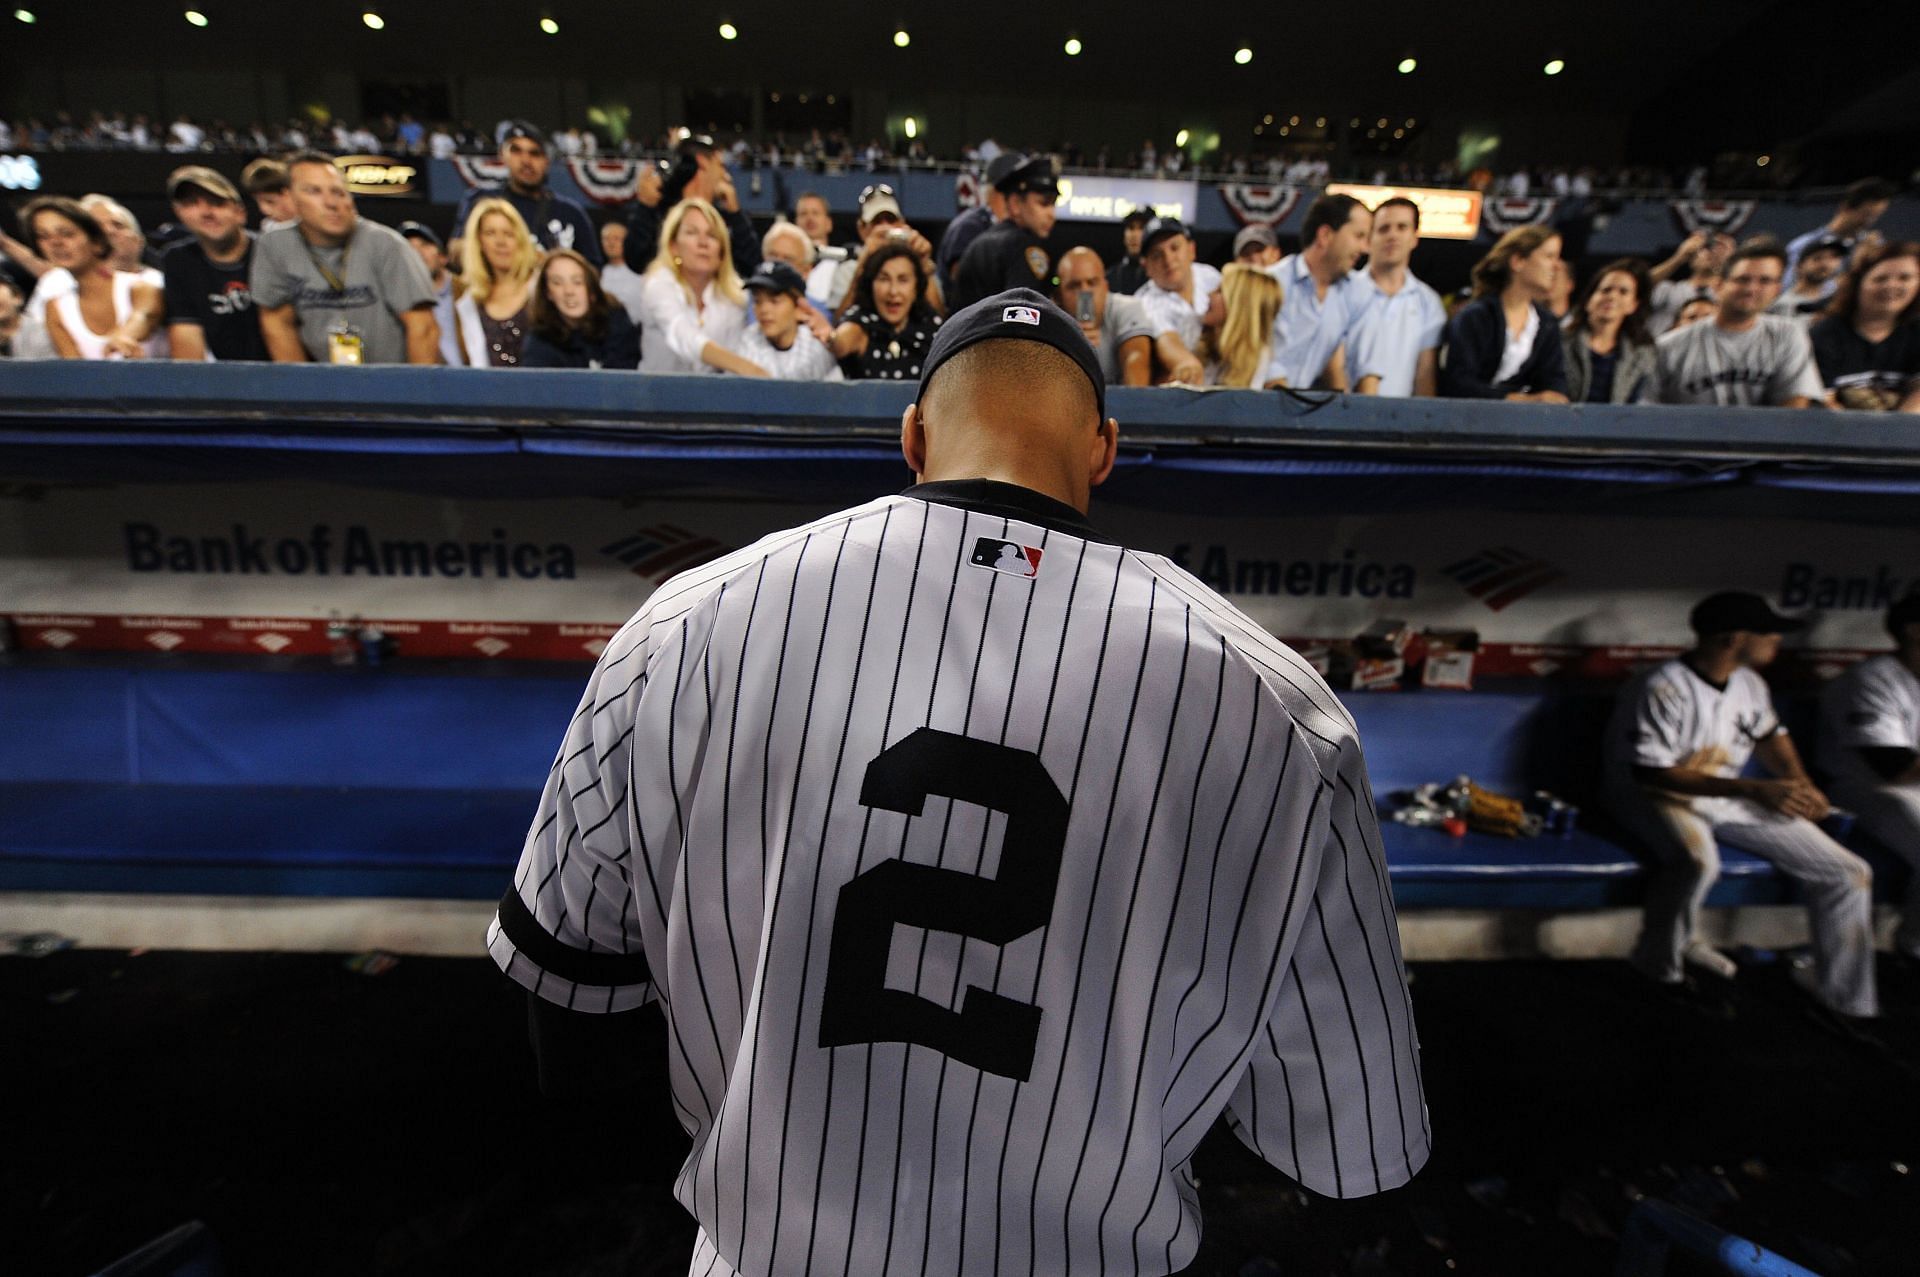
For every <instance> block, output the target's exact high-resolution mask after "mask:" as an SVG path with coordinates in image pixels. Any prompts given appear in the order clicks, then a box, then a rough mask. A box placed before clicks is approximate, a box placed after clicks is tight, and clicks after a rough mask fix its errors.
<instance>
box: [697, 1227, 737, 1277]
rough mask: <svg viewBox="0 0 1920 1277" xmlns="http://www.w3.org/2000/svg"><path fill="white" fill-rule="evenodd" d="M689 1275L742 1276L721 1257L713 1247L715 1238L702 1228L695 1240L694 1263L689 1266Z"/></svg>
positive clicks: (703, 1276) (704, 1276)
mask: <svg viewBox="0 0 1920 1277" xmlns="http://www.w3.org/2000/svg"><path fill="white" fill-rule="evenodd" d="M687 1277H740V1274H739V1273H737V1272H735V1271H734V1270H733V1265H732V1264H729V1263H728V1262H727V1261H726V1260H724V1259H722V1258H720V1252H719V1251H717V1250H715V1249H714V1248H713V1239H712V1238H710V1237H708V1236H707V1230H706V1229H704V1228H702V1229H700V1230H699V1236H697V1237H695V1238H694V1241H693V1263H692V1264H691V1265H689V1266H688V1268H687Z"/></svg>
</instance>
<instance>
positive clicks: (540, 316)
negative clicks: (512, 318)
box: [520, 248, 640, 368]
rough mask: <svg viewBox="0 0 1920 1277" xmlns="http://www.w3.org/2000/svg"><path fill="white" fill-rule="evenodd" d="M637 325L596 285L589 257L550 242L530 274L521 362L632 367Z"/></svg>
mask: <svg viewBox="0 0 1920 1277" xmlns="http://www.w3.org/2000/svg"><path fill="white" fill-rule="evenodd" d="M639 364H640V331H639V329H637V328H635V327H634V326H633V321H632V320H631V319H628V318H627V312H626V311H625V310H624V309H622V308H621V306H620V304H619V303H618V302H617V301H615V300H614V299H612V298H611V297H609V296H608V295H607V293H606V291H605V290H604V289H602V288H601V287H600V278H599V273H598V272H597V271H595V270H594V269H593V263H592V262H590V261H588V260H587V259H586V258H585V257H584V256H583V255H581V254H579V253H576V252H574V251H573V250H572V249H570V248H556V249H554V250H553V251H552V252H550V253H548V254H547V255H546V258H545V259H544V260H543V261H542V262H541V264H540V273H539V274H538V275H537V276H535V277H534V288H533V300H532V302H531V303H529V305H528V307H527V344H526V346H525V347H524V348H523V350H522V351H521V354H520V366H521V367H522V368H636V367H638V366H639Z"/></svg>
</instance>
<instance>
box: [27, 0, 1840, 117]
mask: <svg viewBox="0 0 1920 1277" xmlns="http://www.w3.org/2000/svg"><path fill="white" fill-rule="evenodd" d="M15 4H24V5H25V6H26V7H27V8H29V9H32V10H36V11H37V13H36V17H37V21H36V22H35V23H34V24H33V25H32V26H31V27H27V26H25V25H24V24H20V23H17V22H14V21H6V20H5V19H4V18H0V22H4V23H5V26H6V31H5V32H4V38H0V74H4V71H5V66H6V63H7V62H9V61H10V60H12V59H13V58H15V57H20V56H26V57H35V58H37V57H41V56H46V54H43V53H40V52H39V50H48V51H57V52H56V53H54V54H53V56H56V57H57V58H58V59H60V61H61V63H63V64H70V65H72V66H74V67H76V68H78V67H83V66H90V65H91V66H121V65H138V66H142V67H147V68H152V69H154V70H159V69H161V68H164V67H166V66H168V65H170V64H171V65H179V66H190V67H193V68H195V69H205V68H208V67H223V68H227V69H230V70H232V71H234V72H236V73H244V72H246V71H248V70H257V69H278V70H285V71H298V70H300V69H302V68H311V67H315V66H323V67H329V68H334V67H345V68H351V69H352V70H354V71H356V72H359V73H361V74H363V75H385V76H396V75H410V76H426V75H435V74H449V75H456V74H457V75H470V74H476V73H481V74H492V75H497V76H503V77H505V76H547V75H551V76H559V77H580V78H584V79H586V80H588V81H589V82H592V81H596V80H602V79H613V78H618V79H619V80H621V81H632V80H648V81H661V82H665V83H670V84H680V85H684V86H685V87H688V88H739V89H746V88H754V87H759V88H764V89H775V88H781V87H786V88H791V89H794V90H800V89H808V88H811V89H816V90H819V91H822V92H825V91H829V90H834V89H838V90H840V91H845V92H852V91H858V90H861V89H880V90H884V91H888V92H903V91H916V92H923V93H925V92H933V93H940V92H961V93H982V92H989V93H1005V94H1020V93H1034V94H1045V95H1048V96H1050V97H1081V96H1084V97H1086V98H1095V99H1115V98H1127V97H1133V96H1136V95H1137V96H1142V97H1151V98H1154V99H1161V100H1166V99H1173V98H1185V99H1191V100H1192V101H1194V102H1196V103H1199V102H1207V103H1228V102H1244V103H1246V104H1248V105H1258V106H1263V107H1287V108H1290V109H1299V110H1311V109H1318V108H1321V107H1324V108H1325V109H1327V110H1330V111H1342V110H1347V109H1353V110H1373V109H1376V108H1377V109H1380V110H1384V111H1389V112H1392V113H1396V114H1398V113H1403V112H1405V113H1414V114H1419V113H1421V112H1429V111H1438V110H1445V111H1448V112H1449V113H1459V112H1472V111H1482V110H1484V111H1489V112H1494V111H1498V112H1503V113H1511V112H1515V111H1553V112H1559V111H1575V112H1594V111H1605V112H1618V113H1622V114H1626V113H1631V112H1632V111H1633V110H1634V108H1635V107H1636V106H1638V105H1640V104H1641V103H1643V102H1646V101H1648V100H1649V99H1650V98H1652V97H1653V96H1655V95H1657V94H1659V93H1661V92H1663V91H1668V90H1671V89H1672V88H1673V87H1674V86H1675V85H1676V84H1677V83H1678V82H1681V81H1683V80H1684V79H1686V78H1688V77H1690V76H1692V75H1695V74H1697V73H1699V72H1700V70H1701V68H1702V66H1703V64H1704V63H1710V61H1711V58H1712V55H1713V52H1714V50H1716V49H1717V48H1719V47H1722V46H1723V45H1725V44H1727V43H1728V42H1729V41H1730V40H1733V39H1735V38H1736V37H1737V36H1739V35H1741V34H1744V33H1745V31H1746V29H1748V28H1750V27H1752V26H1753V25H1754V24H1756V23H1763V22H1769V21H1773V20H1774V18H1775V16H1777V15H1779V14H1780V13H1781V11H1782V10H1784V8H1785V6H1781V5H1776V4H1771V3H1764V2H1756V0H1606V2H1605V3H1580V4H1560V3H1555V4H1547V5H1536V6H1530V7H1517V6H1506V5H1489V4H1484V3H1475V4H1463V3H1458V2H1457V0H1456V2H1452V3H1448V2H1445V0H1436V2H1431V3H1421V4H1371V5H1367V4H1362V5H1352V6H1340V5H1309V4H1298V3H1290V4H1270V5H1258V4H1218V3H1204V2H1203V3H1183V4H1171V5H1145V4H1140V3H1105V4H1080V5H1073V6H1049V5H1045V4H1033V3H1022V2H1009V0H971V2H969V0H959V2H956V3H949V4H938V5H935V4H927V3H921V2H918V0H915V2H912V3H909V2H906V0H893V2H892V3H881V4H871V5H846V4H816V5H808V4H804V3H793V2H792V0H780V2H778V3H775V2H773V0H721V3H718V4H705V3H702V4H693V5H676V4H667V3H660V2H659V0H622V2H619V3H615V2H614V0H549V2H546V3H540V2H533V0H307V2H302V3H288V2H287V0H265V2H262V0H179V2H177V3H176V2H173V0H137V2H136V0H88V2H87V3H74V2H73V0H8V5H9V6H12V5H15ZM188 9H192V10H196V11H198V12H199V13H202V14H204V15H205V17H206V25H205V26H204V27H196V26H193V25H190V24H189V22H188V21H187V20H186V19H185V18H184V17H183V13H184V12H185V11H186V10H188ZM367 10H372V11H375V12H377V13H379V15H380V16H381V18H382V19H383V20H384V23H385V25H384V28H383V29H382V30H379V31H373V30H369V29H368V27H367V26H366V25H365V24H364V23H363V22H362V19H361V14H362V13H363V11H367ZM543 17H549V18H551V19H552V20H553V22H555V23H556V24H557V25H558V28H559V30H558V33H557V34H554V35H547V34H544V33H543V32H542V31H541V29H540V26H539V23H540V20H541V18H543ZM722 22H728V23H731V24H733V25H734V27H735V28H737V30H738V32H739V35H738V38H737V39H735V40H733V41H730V42H729V41H726V40H723V39H721V37H720V35H719V34H718V29H719V26H720V24H721V23H722ZM896 30H905V31H907V32H908V33H909V35H910V37H911V42H910V44H908V46H907V47H906V48H904V49H903V48H896V47H895V45H894V41H893V35H894V32H895V31H896ZM1069 37H1076V38H1078V39H1079V40H1080V41H1081V43H1082V46H1083V51H1082V52H1081V53H1080V55H1079V56H1078V57H1069V56H1067V55H1066V53H1065V51H1064V44H1065V42H1066V41H1067V40H1068V38H1069ZM1822 40H1824V37H1822ZM9 46H11V47H9ZM1241 47H1246V48H1249V49H1251V50H1252V58H1251V60H1250V61H1249V62H1248V63H1246V64H1245V65H1236V64H1235V62H1234V53H1235V50H1236V49H1239V48H1241ZM1836 51H1837V48H1836ZM1406 58H1414V59H1416V60H1417V67H1416V68H1415V69H1414V71H1413V72H1412V73H1411V74H1401V73H1400V72H1399V71H1398V70H1397V67H1398V65H1399V64H1400V63H1401V62H1402V60H1403V59H1406ZM1555 58H1558V59H1563V60H1564V61H1565V63H1566V69H1565V71H1564V73H1563V74H1560V75H1558V76H1555V77H1551V78H1550V77H1548V76H1546V75H1543V74H1542V67H1543V66H1544V65H1545V64H1546V63H1547V62H1548V61H1549V60H1550V59H1555ZM1787 61H1788V62H1789V63H1791V62H1792V61H1793V59H1792V58H1788V59H1787ZM1757 70H1758V69H1756V71H1757ZM1795 74H1798V72H1797V71H1796V72H1795ZM1771 78H1772V77H1771V76H1767V75H1760V76H1758V77H1757V79H1756V80H1755V81H1754V82H1755V83H1762V82H1765V81H1766V80H1769V79H1771ZM68 105H70V106H72V107H75V108H82V109H84V107H85V105H86V104H84V103H78V102H75V103H71V104H68Z"/></svg>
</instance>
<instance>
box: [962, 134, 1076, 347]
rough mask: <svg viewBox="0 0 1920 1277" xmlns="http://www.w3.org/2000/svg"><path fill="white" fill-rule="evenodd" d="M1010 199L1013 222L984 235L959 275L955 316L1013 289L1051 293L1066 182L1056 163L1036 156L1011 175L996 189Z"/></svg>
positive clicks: (969, 252)
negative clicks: (1051, 241)
mask: <svg viewBox="0 0 1920 1277" xmlns="http://www.w3.org/2000/svg"><path fill="white" fill-rule="evenodd" d="M995 189H997V190H998V191H999V192H1000V193H1001V194H1002V195H1004V196H1006V197H1007V219H1006V220H1005V221H1004V222H998V223H996V224H995V225H993V226H992V227H991V228H989V229H988V230H986V231H984V232H983V233H982V234H981V236H980V238H978V239H976V240H975V241H973V243H972V244H971V245H969V246H968V248H967V251H966V254H965V255H964V256H963V257H961V259H960V264H959V265H958V266H957V267H955V268H954V272H953V293H952V295H951V296H949V297H947V298H946V304H947V309H948V311H949V313H951V312H953V311H957V310H959V309H960V308H961V307H963V306H967V305H970V304H972V303H973V302H977V301H979V300H980V299H981V298H982V297H991V296H992V295H993V294H995V293H998V292H1003V291H1005V290H1006V289H1009V288H1034V289H1037V290H1039V291H1040V292H1047V291H1049V289H1050V285H1051V281H1052V279H1053V257H1052V255H1051V254H1049V253H1048V251H1047V237H1048V236H1049V235H1051V234H1052V233H1053V223H1054V217H1055V215H1056V210H1055V208H1054V205H1055V202H1056V201H1057V200H1058V199H1059V198H1060V182H1059V179H1058V178H1057V177H1055V176H1054V172H1053V160H1052V159H1051V158H1050V157H1048V156H1045V155H1036V156H1034V157H1032V158H1031V159H1028V160H1024V161H1022V162H1021V163H1019V164H1017V165H1015V166H1014V167H1013V168H1012V169H1011V170H1009V171H1008V173H1007V175H1006V176H1005V177H1003V178H1001V179H1000V181H999V182H998V183H996V184H995Z"/></svg>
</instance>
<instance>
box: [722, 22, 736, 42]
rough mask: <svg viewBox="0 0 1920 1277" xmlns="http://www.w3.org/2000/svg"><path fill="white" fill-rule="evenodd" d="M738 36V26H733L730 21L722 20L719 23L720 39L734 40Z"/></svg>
mask: <svg viewBox="0 0 1920 1277" xmlns="http://www.w3.org/2000/svg"><path fill="white" fill-rule="evenodd" d="M739 36H740V28H739V27H736V26H734V25H733V24H732V23H731V22H722V23H721V24H720V38H721V39H722V40H735V39H738V38H739Z"/></svg>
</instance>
